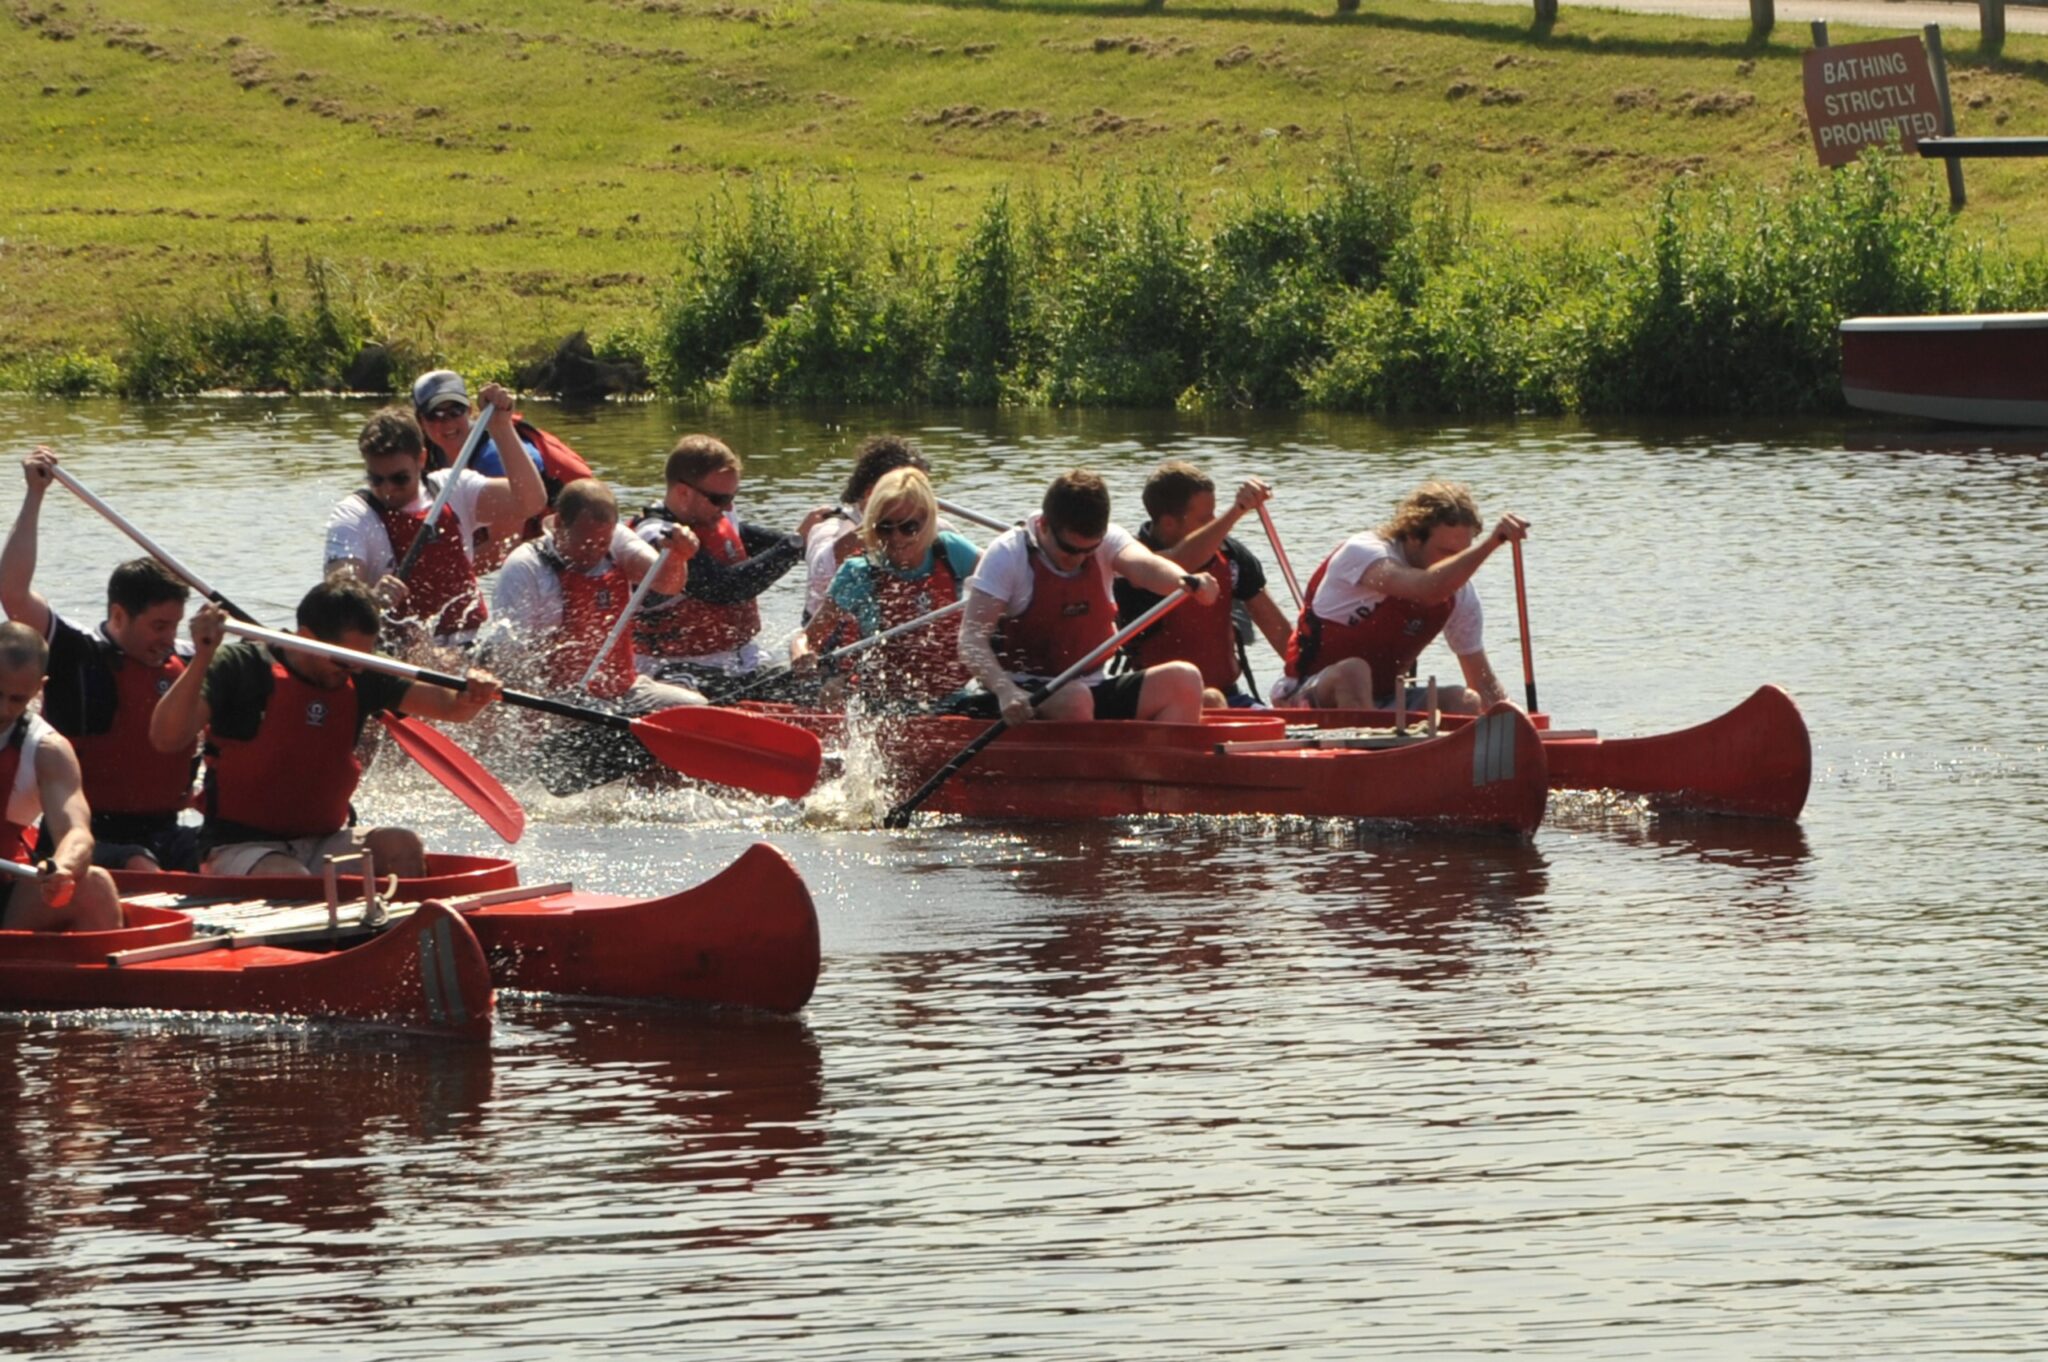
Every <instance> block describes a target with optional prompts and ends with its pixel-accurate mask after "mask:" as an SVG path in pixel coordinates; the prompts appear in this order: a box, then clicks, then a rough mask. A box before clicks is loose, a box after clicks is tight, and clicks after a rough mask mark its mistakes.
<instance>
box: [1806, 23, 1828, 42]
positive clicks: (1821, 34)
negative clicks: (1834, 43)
mask: <svg viewBox="0 0 2048 1362" xmlns="http://www.w3.org/2000/svg"><path fill="white" fill-rule="evenodd" d="M1809 27H1811V28H1812V29H1813V45H1814V46H1815V47H1826V46H1827V45H1828V21H1827V20H1825V19H1815V20H1814V21H1813V23H1812V24H1811V25H1809Z"/></svg>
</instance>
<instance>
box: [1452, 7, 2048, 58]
mask: <svg viewBox="0 0 2048 1362" xmlns="http://www.w3.org/2000/svg"><path fill="white" fill-rule="evenodd" d="M1479 2H1480V3H1481V4H1489V5H1514V6H1515V7H1517V8H1520V9H1528V8H1530V7H1531V6H1530V5H1529V3H1528V0H1479ZM1558 6H1559V10H1560V13H1562V14H1568V13H1569V12H1570V11H1572V10H1574V9H1580V8H1594V9H1618V10H1626V11H1628V12H1629V13H1632V14H1686V15H1691V16H1693V17H1695V18H1701V19H1738V20H1742V21H1745V22H1747V20H1748V19H1749V6H1748V4H1747V3H1745V0H1601V3H1600V4H1598V5H1593V6H1580V5H1574V4H1573V3H1572V0H1558ZM1814 19H1826V20H1827V21H1829V22H1830V23H1838V24H1860V25H1864V26H1867V27H1870V28H1894V29H1897V30H1899V31H1900V32H1902V33H1904V32H1918V31H1919V30H1920V28H1921V27H1922V26H1923V25H1926V24H1940V25H1941V27H1942V29H1943V31H1944V32H1946V31H1948V30H1951V29H1968V30H1969V31H1970V32H1972V33H1974V32H1976V31H1977V28H1978V13H1977V6H1976V5H1975V4H1974V3H1971V4H1941V3H1936V0H1778V27H1779V29H1780V30H1783V29H1784V28H1785V27H1786V26H1787V25H1789V24H1804V23H1807V22H1810V21H1811V20H1814ZM2005 31H2006V32H2007V33H2048V8H2044V7H2041V6H2034V5H2026V6H2022V5H2007V6H2006V8H2005ZM1943 46H1944V47H1946V46H1947V44H1945V43H1944V44H1943Z"/></svg>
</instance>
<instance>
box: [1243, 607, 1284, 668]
mask: <svg viewBox="0 0 2048 1362" xmlns="http://www.w3.org/2000/svg"><path fill="white" fill-rule="evenodd" d="M1245 608H1246V609H1247V610H1249V611H1251V615H1252V623H1253V624H1255V625H1257V626H1258V628H1259V632H1260V633H1261V634H1263V635H1265V639H1266V642H1267V643H1268V644H1269V645H1271V647H1272V649H1273V651H1274V652H1276V653H1278V654H1280V656H1282V657H1285V656H1287V640H1288V639H1289V638H1290V637H1292V636H1293V633H1294V621H1292V620H1290V619H1288V618H1287V616H1286V615H1285V614H1283V613H1282V612H1281V610H1280V607H1279V606H1277V605H1275V604H1273V598H1272V597H1271V596H1268V595H1267V594H1266V593H1265V592H1263V591H1261V592H1260V593H1259V594H1258V595H1256V596H1254V597H1252V598H1251V599H1250V600H1248V601H1246V602H1245Z"/></svg>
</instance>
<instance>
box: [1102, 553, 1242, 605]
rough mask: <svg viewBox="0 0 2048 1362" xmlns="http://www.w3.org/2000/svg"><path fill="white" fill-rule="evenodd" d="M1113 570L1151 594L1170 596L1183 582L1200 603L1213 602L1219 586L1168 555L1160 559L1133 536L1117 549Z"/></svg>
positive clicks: (1204, 574)
mask: <svg viewBox="0 0 2048 1362" xmlns="http://www.w3.org/2000/svg"><path fill="white" fill-rule="evenodd" d="M1116 571H1117V575H1118V576H1120V577H1122V578H1124V579H1125V580H1126V581H1129V582H1132V583H1133V584H1135V585H1137V586H1142V587H1144V588H1145V589H1146V590H1147V591H1149V592H1151V593H1152V594H1153V595H1155V596H1166V595H1170V594H1172V593H1173V592H1176V591H1178V590H1180V589H1181V587H1182V586H1183V585H1187V584H1190V583H1192V584H1194V587H1195V599H1196V600H1198V601H1200V602H1201V603H1202V604H1203V605H1211V604H1213V603H1214V602H1215V600H1216V593H1217V591H1218V590H1220V589H1221V588H1219V587H1218V586H1217V585H1216V579H1215V578H1214V577H1211V576H1210V575H1209V574H1208V573H1206V572H1194V573H1190V572H1188V571H1187V570H1186V569H1185V568H1183V567H1182V566H1181V565H1180V564H1179V563H1176V562H1174V561H1173V560H1172V559H1171V558H1162V557H1161V556H1160V555H1158V554H1156V553H1154V552H1152V550H1150V549H1148V548H1146V547H1145V546H1144V545H1143V544H1140V543H1139V542H1138V541H1137V540H1135V539H1133V540H1132V541H1131V542H1130V543H1128V544H1126V545H1124V546H1123V548H1122V549H1121V550H1119V551H1118V553H1117V555H1116Z"/></svg>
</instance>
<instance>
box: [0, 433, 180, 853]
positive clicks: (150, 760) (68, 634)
mask: <svg viewBox="0 0 2048 1362" xmlns="http://www.w3.org/2000/svg"><path fill="white" fill-rule="evenodd" d="M21 467H22V474H23V476H24V477H25V478H26V479H27V481H28V492H27V495H26V496H24V497H23V498H22V503H21V511H20V513H19V514H17V515H16V517H15V521H14V530H13V532H12V533H11V534H9V535H8V536H7V546H6V548H5V549H4V550H0V606H4V607H5V609H6V611H7V616H8V618H9V619H13V620H17V621H19V622H20V623H22V624H25V625H27V626H28V627H29V628H30V629H32V630H34V631H35V632H36V633H37V634H38V635H39V636H41V637H42V639H43V640H44V641H45V642H46V643H48V644H49V650H50V657H49V676H50V681H51V683H52V684H49V685H47V686H45V687H44V690H43V717H44V718H45V719H47V720H48V721H49V723H50V726H51V727H52V728H55V729H56V730H57V731H58V732H59V733H62V734H63V735H64V736H65V737H66V738H67V739H69V740H70V743H71V746H72V749H73V750H74V751H75V752H76V754H77V757H78V764H79V767H80V768H81V770H82V771H83V772H84V776H85V799H86V803H87V804H88V805H90V806H91V808H92V836H93V848H94V850H93V857H94V863H95V864H98V865H103V866H107V867H109V868H111V869H116V870H156V869H159V868H161V869H164V870H196V869H198V868H199V864H198V860H199V839H198V832H197V830H196V829H194V828H190V827H186V826H184V825H183V824H181V823H179V821H178V815H179V814H181V813H182V812H184V810H185V809H186V808H188V807H189V806H190V805H191V802H192V777H193V774H194V772H195V771H196V770H197V769H198V764H199V751H198V746H197V744H193V745H190V746H187V747H186V748H185V750H184V751H182V752H158V751H157V750H156V749H154V748H153V747H151V746H150V745H149V716H150V712H151V711H152V710H154V709H155V708H156V702H157V701H158V700H159V699H161V698H162V696H163V694H164V692H165V691H168V690H169V689H170V688H171V684H172V682H174V681H176V680H177V679H178V677H179V675H180V674H181V673H182V672H183V671H184V670H185V665H186V659H188V658H189V657H190V656H191V654H192V650H191V648H190V647H188V646H186V645H184V644H181V643H179V642H178V625H179V623H180V622H181V621H182V620H183V619H184V618H185V602H186V601H187V599H189V598H190V596H191V594H192V592H191V588H189V587H187V586H186V585H185V583H184V582H182V581H180V580H179V579H178V578H177V577H175V576H173V575H172V574H171V573H170V572H169V570H167V569H166V568H164V567H163V566H162V565H161V564H159V563H157V562H156V560H155V559H152V558H137V559H134V560H132V561H130V562H126V563H123V564H121V565H120V566H119V567H117V568H115V569H114V572H113V575H112V576H111V577H109V578H108V579H107V613H106V618H105V619H103V620H102V621H101V622H100V625H99V628H97V629H95V630H92V631H91V632H87V631H86V630H84V629H81V628H79V627H78V626H77V625H75V624H73V623H72V622H71V621H69V620H67V619H65V618H64V617H63V616H62V615H60V614H58V613H57V612H56V611H55V610H54V609H52V608H51V606H50V603H49V602H48V601H47V600H45V599H44V598H43V596H42V595H41V594H40V593H39V592H37V591H36V589H35V587H34V586H33V585H32V583H33V582H34V580H35V572H36V548H37V545H36V539H37V522H38V520H39V518H40V516H41V512H42V506H43V495H44V493H46V492H47V491H48V490H49V488H50V483H51V482H52V480H53V470H54V469H55V468H56V467H57V456H56V455H55V454H53V453H51V452H50V451H49V450H48V449H42V448H38V449H37V450H36V451H35V452H34V453H32V454H30V455H29V456H28V457H27V458H25V459H23V460H22V461H21Z"/></svg>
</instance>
